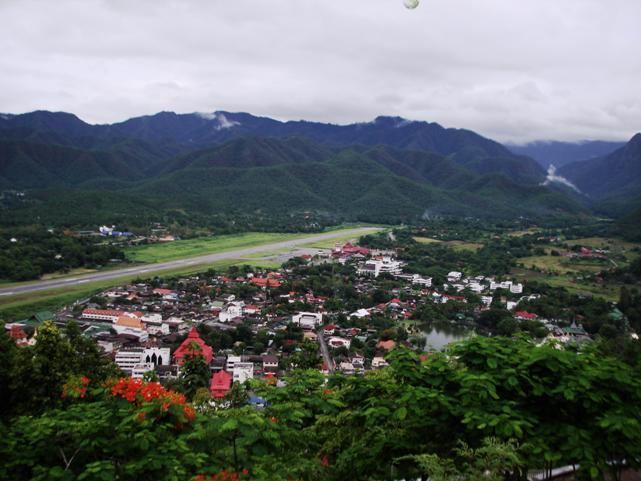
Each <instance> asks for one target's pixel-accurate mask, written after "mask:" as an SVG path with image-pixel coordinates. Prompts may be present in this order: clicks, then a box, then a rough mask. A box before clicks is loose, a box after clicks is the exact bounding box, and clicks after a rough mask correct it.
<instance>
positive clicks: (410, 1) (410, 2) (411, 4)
mask: <svg viewBox="0 0 641 481" xmlns="http://www.w3.org/2000/svg"><path fill="white" fill-rule="evenodd" d="M418 2H419V0H403V5H405V8H409V9H410V10H414V9H415V8H416V7H418Z"/></svg>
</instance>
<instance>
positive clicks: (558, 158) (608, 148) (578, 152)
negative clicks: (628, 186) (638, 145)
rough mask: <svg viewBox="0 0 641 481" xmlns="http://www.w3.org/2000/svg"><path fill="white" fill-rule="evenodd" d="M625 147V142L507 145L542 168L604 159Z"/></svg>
mask: <svg viewBox="0 0 641 481" xmlns="http://www.w3.org/2000/svg"><path fill="white" fill-rule="evenodd" d="M624 145H625V142H606V141H602V140H587V141H584V142H555V141H536V142H530V143H528V144H525V145H515V144H507V145H506V146H507V148H508V149H510V150H511V151H512V152H514V153H515V154H519V155H526V156H528V157H531V158H532V159H534V160H536V161H537V162H538V163H539V164H541V166H542V167H545V168H547V167H548V166H549V165H550V164H552V165H555V166H556V167H563V166H564V165H565V164H569V163H571V162H580V161H583V160H589V159H594V158H596V157H603V156H605V155H609V154H611V153H612V152H614V151H615V150H617V149H620V148H621V147H623V146H624Z"/></svg>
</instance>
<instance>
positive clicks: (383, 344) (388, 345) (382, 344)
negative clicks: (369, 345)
mask: <svg viewBox="0 0 641 481" xmlns="http://www.w3.org/2000/svg"><path fill="white" fill-rule="evenodd" d="M376 347H377V348H379V349H385V350H386V351H391V350H392V349H394V348H395V347H396V342H394V341H392V340H391V339H390V340H389V341H378V344H376Z"/></svg>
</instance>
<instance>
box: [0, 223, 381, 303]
mask: <svg viewBox="0 0 641 481" xmlns="http://www.w3.org/2000/svg"><path fill="white" fill-rule="evenodd" d="M375 230H380V229H377V228H374V227H360V228H358V229H351V230H341V231H336V232H328V233H326V234H318V235H312V236H309V237H303V238H300V239H292V240H288V241H283V242H276V243H273V244H263V245H260V246H256V247H249V248H245V249H237V250H233V251H225V252H218V253H216V254H206V255H202V256H198V257H189V258H187V259H179V260H174V261H168V262H159V263H157V264H145V265H140V266H136V267H129V268H125V269H116V270H109V271H104V272H95V273H91V274H82V275H78V276H75V277H65V278H61V279H51V280H49V281H41V282H36V283H33V284H28V285H23V286H15V287H5V288H2V289H0V296H11V295H14V294H25V293H28V292H35V291H44V290H48V289H56V288H60V287H65V286H71V285H76V284H85V283H88V282H96V281H107V280H110V279H117V278H119V277H124V276H137V275H140V274H142V275H144V276H149V275H150V274H153V273H154V272H158V271H163V270H166V269H176V268H179V267H189V266H192V265H197V264H208V263H213V262H217V261H223V260H230V259H238V258H242V257H244V256H249V255H253V254H260V253H262V252H272V251H275V250H282V249H290V248H291V249H294V248H296V247H297V246H300V245H304V244H310V243H313V242H319V241H325V240H330V239H334V238H337V237H344V236H348V235H354V236H355V237H356V236H360V235H363V234H365V233H367V232H372V231H375Z"/></svg>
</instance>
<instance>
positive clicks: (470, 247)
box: [444, 240, 483, 251]
mask: <svg viewBox="0 0 641 481" xmlns="http://www.w3.org/2000/svg"><path fill="white" fill-rule="evenodd" d="M444 244H445V245H446V246H448V247H451V248H452V249H454V250H455V251H477V250H479V249H480V248H481V247H483V244H480V243H478V242H465V241H457V240H453V241H446V242H444Z"/></svg>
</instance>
